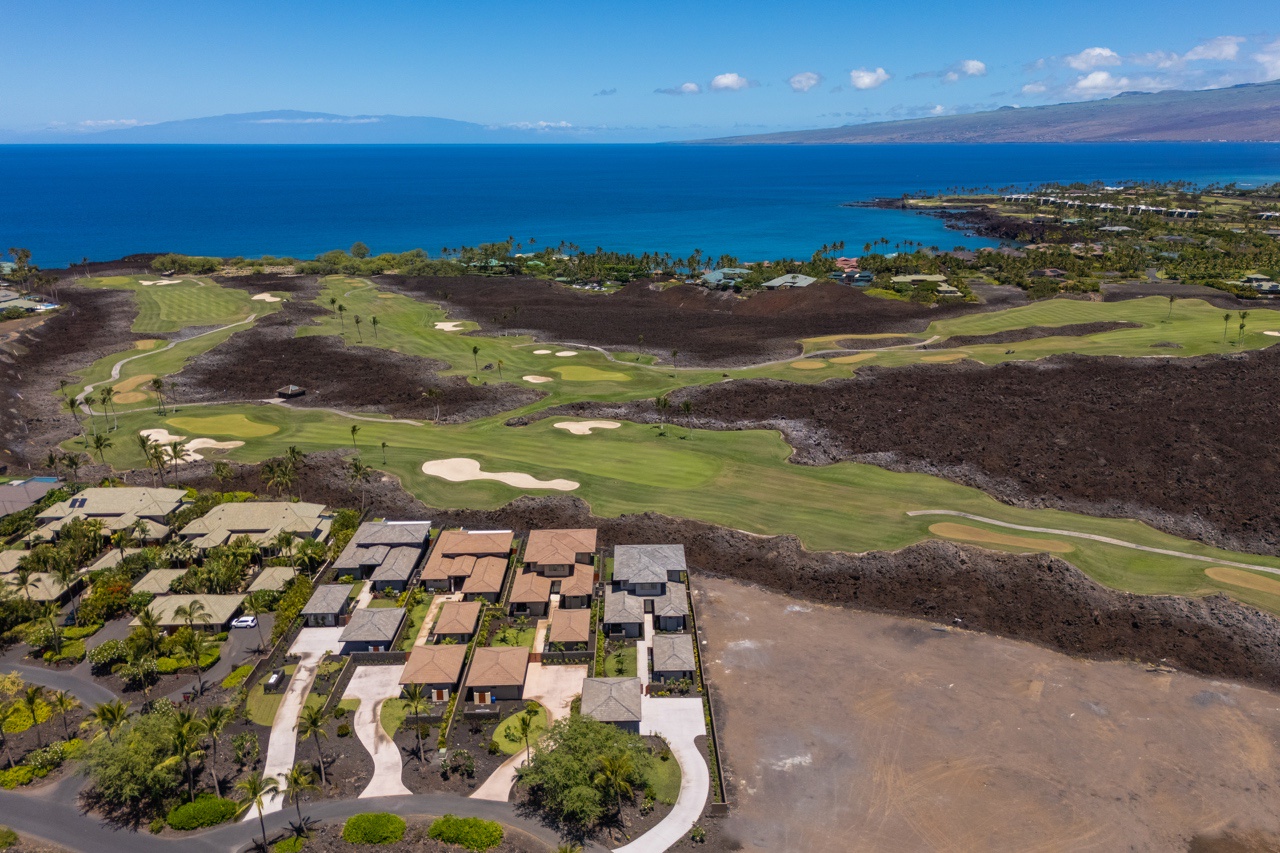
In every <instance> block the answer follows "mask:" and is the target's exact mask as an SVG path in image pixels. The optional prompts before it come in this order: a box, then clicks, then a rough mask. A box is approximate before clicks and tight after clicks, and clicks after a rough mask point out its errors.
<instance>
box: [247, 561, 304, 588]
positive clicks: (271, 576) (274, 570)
mask: <svg viewBox="0 0 1280 853" xmlns="http://www.w3.org/2000/svg"><path fill="white" fill-rule="evenodd" d="M297 573H298V568H297V566H267V567H266V568H265V569H263V570H262V571H261V572H260V573H259V574H258V576H257V577H256V578H254V579H253V583H251V584H249V592H258V591H260V590H264V589H265V590H270V591H272V592H279V591H280V590H282V589H284V585H285V584H286V583H288V582H289V579H290V578H292V577H293V576H294V575H296V574H297Z"/></svg>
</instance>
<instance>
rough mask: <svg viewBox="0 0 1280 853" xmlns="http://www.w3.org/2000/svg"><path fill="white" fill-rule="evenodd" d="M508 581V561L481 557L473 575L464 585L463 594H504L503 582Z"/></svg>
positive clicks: (500, 558) (499, 558)
mask: <svg viewBox="0 0 1280 853" xmlns="http://www.w3.org/2000/svg"><path fill="white" fill-rule="evenodd" d="M506 579H507V561H506V560H505V559H503V558H502V557H480V558H479V559H477V560H476V565H475V568H473V569H472V570H471V575H470V576H469V577H468V578H467V580H466V582H465V583H463V584H462V593H463V595H466V594H467V593H475V594H482V593H489V592H502V582H503V581H504V580H506Z"/></svg>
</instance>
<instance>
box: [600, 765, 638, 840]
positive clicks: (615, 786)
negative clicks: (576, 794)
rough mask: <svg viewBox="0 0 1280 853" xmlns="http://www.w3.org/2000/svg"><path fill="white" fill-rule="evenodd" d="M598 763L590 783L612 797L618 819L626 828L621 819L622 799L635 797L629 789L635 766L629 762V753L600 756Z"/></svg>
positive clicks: (624, 822)
mask: <svg viewBox="0 0 1280 853" xmlns="http://www.w3.org/2000/svg"><path fill="white" fill-rule="evenodd" d="M598 761H599V769H598V770H597V771H596V774H595V776H594V777H592V780H591V783H592V784H593V785H595V786H596V787H597V788H600V789H601V790H602V791H603V793H605V794H609V795H611V796H613V798H614V800H615V802H616V804H617V809H618V819H619V820H622V825H623V826H626V825H627V824H626V821H625V820H623V818H622V798H623V797H624V796H626V797H633V796H635V792H634V791H633V790H632V789H631V777H632V776H633V775H634V774H635V764H634V763H633V762H632V760H631V755H630V753H626V752H618V753H614V754H611V755H602V756H600V758H599V759H598Z"/></svg>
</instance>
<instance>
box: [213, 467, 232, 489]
mask: <svg viewBox="0 0 1280 853" xmlns="http://www.w3.org/2000/svg"><path fill="white" fill-rule="evenodd" d="M234 476H235V471H233V470H232V469H231V466H230V465H229V464H227V463H226V462H215V463H213V479H215V480H217V481H218V488H219V489H220V490H221V489H223V488H225V487H226V485H227V481H228V480H230V479H231V478H232V477H234Z"/></svg>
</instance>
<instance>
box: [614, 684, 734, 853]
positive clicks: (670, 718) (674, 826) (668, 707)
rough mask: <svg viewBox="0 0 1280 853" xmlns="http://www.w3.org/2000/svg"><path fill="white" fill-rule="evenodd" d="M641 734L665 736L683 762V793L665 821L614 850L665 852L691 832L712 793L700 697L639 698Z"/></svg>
mask: <svg viewBox="0 0 1280 853" xmlns="http://www.w3.org/2000/svg"><path fill="white" fill-rule="evenodd" d="M640 733H641V734H643V735H658V736H660V737H663V738H665V739H666V741H667V743H668V744H669V745H670V746H671V752H672V754H673V755H675V757H676V761H678V762H680V796H679V797H678V798H677V799H676V804H675V807H674V808H672V809H671V812H670V814H668V815H667V816H666V817H665V818H663V819H662V822H661V823H659V824H658V825H657V826H655V827H654V828H653V829H651V830H649V831H648V832H646V833H645V834H644V835H642V836H640V837H639V838H637V839H636V840H635V841H632V842H631V843H630V844H627V845H624V846H622V847H618V848H616V850H615V853H663V851H664V850H666V849H667V848H668V847H671V846H673V845H675V844H676V843H678V842H679V841H680V840H681V839H682V838H684V837H685V836H686V835H688V834H689V830H691V829H693V825H694V824H695V823H697V822H698V817H699V816H700V815H701V814H702V809H703V807H704V806H705V805H706V804H707V797H708V795H709V794H710V793H711V773H710V771H709V770H708V769H707V762H706V761H705V760H703V758H702V753H700V752H698V745H697V743H695V738H698V737H700V736H702V735H705V734H706V733H707V725H706V719H705V718H704V717H703V714H702V700H701V699H651V698H649V697H648V696H645V697H643V698H642V699H641V700H640Z"/></svg>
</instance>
